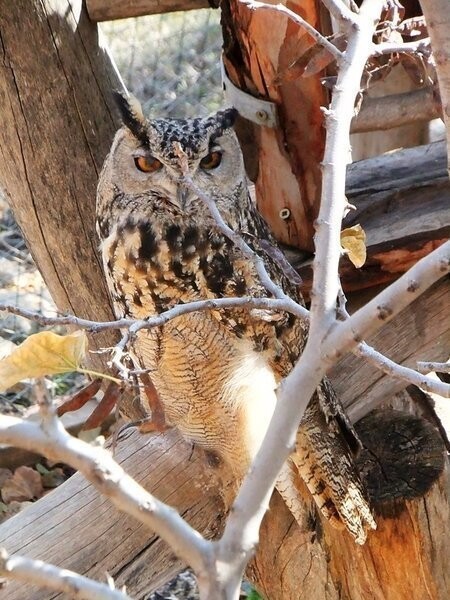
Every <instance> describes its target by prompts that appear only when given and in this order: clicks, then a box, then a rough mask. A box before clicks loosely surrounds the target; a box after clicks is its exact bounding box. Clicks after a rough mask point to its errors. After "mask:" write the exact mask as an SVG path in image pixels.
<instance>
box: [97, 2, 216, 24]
mask: <svg viewBox="0 0 450 600" xmlns="http://www.w3.org/2000/svg"><path fill="white" fill-rule="evenodd" d="M212 6H214V3H213V2H208V0H86V8H87V11H88V14H89V18H90V19H92V21H96V22H100V21H114V20H115V19H128V18H130V17H142V16H143V15H159V14H162V13H169V12H175V11H181V10H196V9H199V8H211V7H212Z"/></svg>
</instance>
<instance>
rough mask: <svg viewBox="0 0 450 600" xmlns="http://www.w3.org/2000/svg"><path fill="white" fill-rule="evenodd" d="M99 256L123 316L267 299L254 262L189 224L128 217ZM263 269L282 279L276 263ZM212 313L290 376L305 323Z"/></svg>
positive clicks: (269, 314)
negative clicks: (209, 303)
mask: <svg viewBox="0 0 450 600" xmlns="http://www.w3.org/2000/svg"><path fill="white" fill-rule="evenodd" d="M102 252H103V260H104V265H105V269H106V272H107V274H108V280H109V284H110V289H111V294H112V297H113V301H114V304H115V306H116V310H117V311H118V314H120V315H123V314H125V315H129V316H132V317H134V318H145V317H148V316H151V315H156V314H160V313H161V312H164V311H166V310H168V309H170V308H172V307H174V306H176V305H179V304H186V303H188V302H193V301H196V300H206V299H214V298H224V297H242V296H252V297H265V296H267V292H266V291H265V289H264V288H263V286H262V285H261V283H260V281H259V278H258V276H257V274H256V270H255V267H254V265H253V264H252V262H251V261H249V260H248V258H246V257H244V256H242V254H241V253H240V251H238V250H236V249H235V248H234V246H233V243H232V242H231V241H230V240H229V239H227V238H226V237H224V236H223V235H222V234H221V233H220V232H218V231H217V230H216V229H215V228H214V227H211V228H205V227H202V226H200V225H199V224H197V223H196V222H195V221H194V220H189V219H182V218H179V219H174V218H172V219H170V221H169V220H167V221H166V220H162V219H158V220H156V221H150V219H149V218H148V217H145V216H144V215H143V216H141V217H139V216H136V215H131V216H128V217H126V218H124V219H122V221H119V223H118V224H117V226H116V227H114V228H113V230H112V232H111V233H110V235H109V236H108V237H107V238H106V239H105V240H104V242H103V244H102ZM266 258H267V259H268V258H269V257H266ZM268 267H270V271H271V272H272V273H271V275H272V277H273V278H274V279H275V280H280V279H284V275H283V273H282V272H281V271H280V270H279V269H278V268H277V267H276V265H273V264H272V263H269V264H268ZM210 312H212V314H213V316H214V318H215V319H216V320H217V321H218V322H220V324H221V325H222V326H223V327H225V328H226V329H227V330H229V332H230V334H231V335H232V336H233V337H236V338H247V339H249V340H250V341H251V342H252V344H253V346H254V348H255V350H256V351H258V352H264V353H265V355H266V356H267V358H268V360H269V362H270V363H271V365H272V368H273V369H274V370H275V371H276V372H277V374H278V376H279V377H283V376H285V375H286V374H287V373H288V372H289V370H290V369H291V368H292V365H293V364H294V363H295V361H296V360H297V358H298V356H299V355H300V352H301V350H302V348H303V345H304V342H305V341H306V335H307V329H306V324H305V323H303V322H302V321H300V320H299V319H298V318H295V317H294V316H293V315H291V314H289V313H278V312H273V311H263V310H258V309H255V310H250V311H249V310H248V309H238V308H236V309H234V308H233V309H226V310H220V311H219V310H217V311H210ZM180 318H181V317H180ZM186 318H187V319H190V318H191V316H190V315H187V316H186Z"/></svg>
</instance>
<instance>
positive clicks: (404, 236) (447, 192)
mask: <svg viewBox="0 0 450 600" xmlns="http://www.w3.org/2000/svg"><path fill="white" fill-rule="evenodd" d="M347 197H348V200H349V202H350V203H351V204H353V205H354V206H355V207H356V210H353V211H350V212H349V214H348V215H347V217H346V219H345V220H344V224H343V226H344V227H351V226H352V225H355V224H356V223H360V224H361V226H362V227H363V229H364V230H365V232H366V236H367V261H366V263H365V265H364V266H363V267H362V268H361V269H356V268H355V267H354V266H353V265H352V264H351V263H350V261H349V260H348V259H347V258H342V259H341V263H340V275H341V280H342V283H343V285H344V289H345V290H346V291H351V290H358V289H362V288H367V287H371V286H374V285H378V284H381V283H387V282H389V281H392V280H393V279H395V278H396V277H398V276H399V275H401V274H402V273H404V272H405V271H407V269H409V267H411V266H412V265H413V264H414V263H415V262H417V261H418V260H419V259H420V258H422V257H423V256H426V255H427V254H428V253H429V252H430V251H431V250H433V249H434V248H436V247H438V246H439V245H440V244H442V243H443V242H444V241H445V240H447V239H448V238H449V237H450V211H449V208H448V203H449V198H450V182H449V179H448V176H447V172H446V152H445V143H444V142H435V143H433V144H429V145H426V146H418V147H416V148H408V149H406V150H398V151H396V152H391V153H389V154H385V155H382V156H377V157H374V158H369V159H366V160H361V161H359V162H356V163H353V164H351V165H350V166H349V167H348V170H347ZM288 256H289V259H290V260H291V262H292V263H293V264H294V266H296V267H297V268H298V270H299V273H300V275H301V277H302V279H303V280H304V292H305V295H307V294H308V291H309V289H310V285H311V279H312V271H311V267H310V265H305V266H300V265H301V263H302V261H304V255H301V256H299V255H298V253H297V254H296V253H295V251H291V250H290V251H288Z"/></svg>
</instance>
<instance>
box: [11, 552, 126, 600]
mask: <svg viewBox="0 0 450 600" xmlns="http://www.w3.org/2000/svg"><path fill="white" fill-rule="evenodd" d="M0 575H1V576H3V577H7V578H8V579H18V580H21V581H25V582H27V583H33V584H35V585H39V586H41V587H47V588H50V589H52V590H55V591H56V592H60V593H63V594H68V595H70V596H71V597H72V598H79V599H80V600H130V597H129V596H127V595H126V594H124V593H123V592H120V591H119V590H115V589H114V588H111V587H110V586H109V585H108V584H105V583H99V582H97V581H93V580H92V579H89V578H87V577H83V576H82V575H79V574H78V573H74V572H73V571H69V570H67V569H60V568H59V567H56V566H54V565H50V564H48V563H45V562H42V561H41V560H33V559H31V558H25V557H23V556H18V555H15V554H13V555H11V556H9V555H8V553H7V552H6V550H5V549H3V548H2V549H1V550H0Z"/></svg>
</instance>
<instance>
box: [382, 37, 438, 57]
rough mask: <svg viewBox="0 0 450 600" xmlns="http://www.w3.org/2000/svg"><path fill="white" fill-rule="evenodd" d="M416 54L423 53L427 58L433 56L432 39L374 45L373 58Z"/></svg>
mask: <svg viewBox="0 0 450 600" xmlns="http://www.w3.org/2000/svg"><path fill="white" fill-rule="evenodd" d="M401 53H407V54H416V53H421V54H425V55H426V56H428V55H430V54H431V46H430V38H423V39H422V40H417V41H416V42H404V43H403V44H391V43H390V42H383V43H381V44H373V51H372V53H371V54H372V56H383V55H385V54H401Z"/></svg>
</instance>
